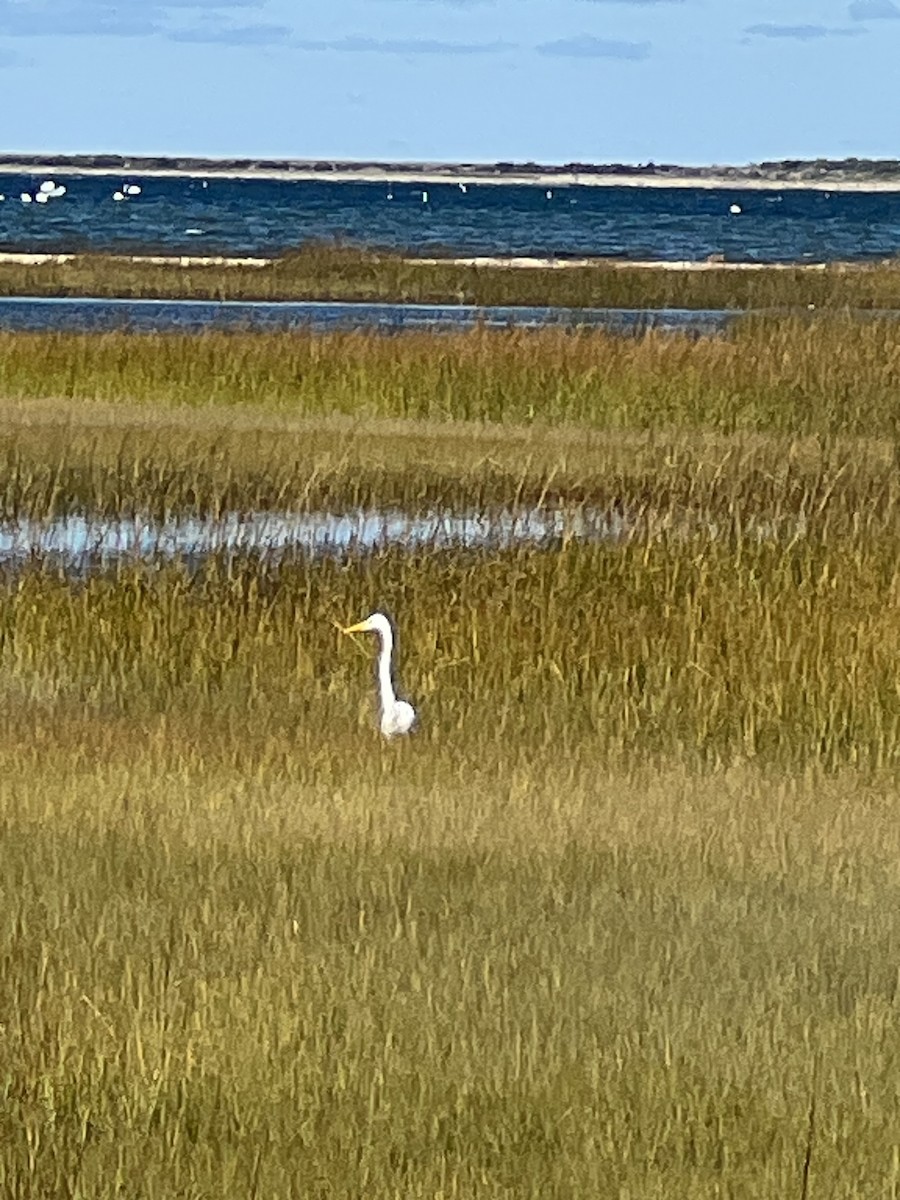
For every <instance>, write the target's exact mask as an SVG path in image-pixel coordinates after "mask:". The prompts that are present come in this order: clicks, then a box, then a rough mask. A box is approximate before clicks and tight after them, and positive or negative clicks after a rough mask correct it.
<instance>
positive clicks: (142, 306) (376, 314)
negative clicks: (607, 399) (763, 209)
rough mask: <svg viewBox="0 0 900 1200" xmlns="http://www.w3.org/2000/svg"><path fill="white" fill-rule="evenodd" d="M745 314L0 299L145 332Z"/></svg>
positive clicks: (692, 324)
mask: <svg viewBox="0 0 900 1200" xmlns="http://www.w3.org/2000/svg"><path fill="white" fill-rule="evenodd" d="M740 315H741V314H740V313H738V312H733V311H729V310H725V309H721V310H718V309H700V310H694V309H675V308H661V309H626V308H574V309H573V308H550V307H526V306H518V305H505V306H494V307H483V308H479V307H477V306H475V305H470V304H356V303H329V302H325V301H312V300H310V301H277V302H271V301H265V300H225V301H210V300H107V299H94V298H88V299H83V298H72V297H55V296H54V297H35V296H14V297H10V298H5V299H0V329H6V330H10V331H13V332H16V331H31V332H37V331H50V330H69V331H85V332H98V331H108V330H112V329H128V330H133V331H136V332H140V333H150V332H162V331H180V332H184V333H187V332H197V331H201V330H204V329H313V330H317V331H322V332H324V331H328V330H353V329H378V330H383V331H385V332H400V331H402V330H411V329H433V330H442V329H443V330H454V329H456V330H460V329H473V328H475V327H476V326H479V325H481V326H488V327H491V328H507V327H511V326H515V327H516V328H526V329H537V328H541V327H544V326H550V325H554V326H562V327H565V328H578V327H591V328H597V329H608V330H610V331H611V332H616V333H641V332H643V331H645V330H647V329H651V328H652V329H661V330H666V331H670V332H676V331H681V332H686V333H697V334H709V333H719V332H721V331H723V330H724V329H726V328H727V326H728V325H729V324H731V323H732V322H733V321H734V320H736V319H737V318H738V317H739V316H740Z"/></svg>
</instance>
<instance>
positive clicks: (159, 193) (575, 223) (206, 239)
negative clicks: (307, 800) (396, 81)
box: [0, 173, 900, 262]
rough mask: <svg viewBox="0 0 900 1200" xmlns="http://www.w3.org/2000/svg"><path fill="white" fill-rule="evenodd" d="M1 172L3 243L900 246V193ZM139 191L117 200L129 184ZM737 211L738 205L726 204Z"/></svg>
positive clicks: (250, 249)
mask: <svg viewBox="0 0 900 1200" xmlns="http://www.w3.org/2000/svg"><path fill="white" fill-rule="evenodd" d="M43 178H44V177H40V176H28V175H14V174H9V173H0V193H2V195H3V196H4V199H3V201H2V202H0V250H6V251H48V252H49V251H53V252H65V251H79V250H80V251H84V250H96V251H120V252H127V253H178V254H247V255H272V254H278V253H281V252H283V251H285V250H288V249H290V248H292V247H296V246H298V245H300V244H301V243H304V242H308V241H310V240H331V239H335V238H338V239H343V240H345V241H348V242H352V243H356V244H361V245H365V246H376V247H385V248H392V249H397V250H402V251H406V252H413V253H419V254H437V253H454V254H460V255H492V254H496V255H510V254H512V255H554V256H560V257H567V256H568V257H577V256H581V255H602V256H605V257H614V258H622V259H664V260H701V259H705V258H707V257H708V256H709V255H711V254H722V255H724V256H725V258H726V259H727V260H730V261H749V262H791V261H809V262H828V261H833V260H859V259H871V258H885V257H889V256H892V255H894V254H895V253H896V251H897V248H898V246H900V193H889V192H881V193H863V192H822V191H811V190H810V191H799V190H785V191H783V192H777V191H764V190H758V191H757V190H752V191H751V190H740V189H721V190H720V189H707V188H638V187H590V186H562V187H560V186H554V187H553V188H552V189H550V190H549V191H548V190H547V189H545V188H544V187H538V186H530V185H529V186H521V185H494V184H481V185H479V184H477V183H467V184H466V188H465V191H464V190H463V189H462V188H461V187H460V186H458V185H457V184H455V183H440V184H435V183H430V182H423V183H420V184H415V183H403V184H394V185H390V184H386V183H358V182H353V183H335V182H329V181H326V180H287V181H279V180H270V179H223V178H215V177H213V178H210V179H208V180H204V179H202V178H200V177H197V178H193V177H179V178H168V177H167V178H157V177H145V178H142V177H140V176H134V177H130V178H120V177H117V176H116V177H113V176H69V175H66V176H59V177H58V178H57V180H56V182H57V183H62V184H64V185H65V187H66V192H65V195H62V196H54V197H52V198H50V199H49V200H48V201H47V202H46V203H36V202H31V203H23V202H22V200H21V199H20V195H21V193H26V194H28V195H31V196H33V195H35V194H36V193H37V192H38V190H39V187H40V184H41V182H42V181H43ZM126 184H128V185H130V186H132V187H139V188H140V192H139V194H133V195H126V196H125V198H124V199H120V200H115V199H113V195H114V193H116V192H119V193H120V194H122V193H124V189H125V185H126ZM735 208H737V209H739V210H740V211H739V212H735V211H732V210H733V209H735Z"/></svg>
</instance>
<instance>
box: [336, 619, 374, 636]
mask: <svg viewBox="0 0 900 1200" xmlns="http://www.w3.org/2000/svg"><path fill="white" fill-rule="evenodd" d="M368 629H369V627H368V625H367V624H366V623H365V621H359V622H358V623H357V624H356V625H348V626H347V628H346V629H342V630H341V632H342V633H367V632H368Z"/></svg>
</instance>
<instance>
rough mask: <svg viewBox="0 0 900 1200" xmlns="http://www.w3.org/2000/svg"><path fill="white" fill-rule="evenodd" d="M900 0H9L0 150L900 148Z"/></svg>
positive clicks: (2, 28) (694, 159) (601, 157)
mask: <svg viewBox="0 0 900 1200" xmlns="http://www.w3.org/2000/svg"><path fill="white" fill-rule="evenodd" d="M898 61H900V0H327V2H322V0H305V2H304V0H301V2H300V3H298V2H297V0H0V88H2V97H3V99H2V103H0V146H2V149H3V150H4V151H8V152H9V151H27V152H32V153H43V152H46V153H53V152H59V153H77V152H101V151H107V152H111V153H133V154H178V153H181V154H200V155H247V156H266V157H272V156H285V157H301V158H306V157H341V158H365V159H377V158H391V159H404V158H413V159H435V160H468V161H491V160H495V159H514V160H523V159H526V160H527V159H534V160H538V161H546V162H567V161H570V160H573V159H576V160H584V161H599V162H604V161H623V162H645V161H648V160H653V161H657V162H661V161H669V162H684V163H697V164H701V163H714V162H732V163H741V162H747V161H757V160H759V159H764V158H782V157H810V156H817V155H829V156H832V157H843V156H845V155H857V156H859V157H895V156H896V157H900V137H898V136H897V130H898V122H897V107H898V101H900V70H898Z"/></svg>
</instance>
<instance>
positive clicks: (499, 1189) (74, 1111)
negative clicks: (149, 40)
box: [0, 731, 900, 1200]
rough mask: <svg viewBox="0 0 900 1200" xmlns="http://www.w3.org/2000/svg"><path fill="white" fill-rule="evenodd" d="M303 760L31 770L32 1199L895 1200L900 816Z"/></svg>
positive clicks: (13, 1048)
mask: <svg viewBox="0 0 900 1200" xmlns="http://www.w3.org/2000/svg"><path fill="white" fill-rule="evenodd" d="M177 744H178V742H177V737H176V739H175V746H176V747H177ZM157 745H158V742H157ZM305 745H306V743H305V741H304V738H303V734H302V731H300V732H299V735H298V745H297V748H296V750H295V751H294V753H292V754H290V755H288V757H287V759H286V761H287V763H288V764H289V767H288V769H287V770H286V771H285V770H284V769H277V770H276V769H275V767H274V765H273V764H271V763H270V764H267V765H262V766H261V767H260V768H259V769H258V770H257V771H256V772H255V773H253V774H249V773H244V774H238V773H236V772H228V771H227V770H221V769H219V770H215V769H210V767H209V765H208V764H206V763H204V762H203V759H202V755H201V754H198V753H197V751H196V749H195V750H194V752H193V754H191V753H190V752H188V753H186V754H185V756H184V757H182V758H179V757H178V754H177V750H176V753H175V754H173V755H171V756H170V757H168V759H163V760H162V761H160V758H159V757H158V751H156V749H155V747H154V746H151V748H150V749H148V748H147V747H137V746H135V745H134V744H132V745H131V746H127V745H126V746H122V747H121V752H120V754H119V755H118V756H116V755H115V753H114V751H113V752H107V755H106V757H105V759H104V760H103V761H101V762H98V761H96V760H95V761H93V762H91V763H85V764H82V765H79V766H77V767H76V768H74V769H73V766H72V764H71V762H70V761H69V760H68V759H67V757H65V756H64V755H62V754H60V755H58V756H56V757H50V758H44V759H42V761H41V763H40V764H39V765H33V764H32V765H31V766H30V768H29V770H28V772H27V774H26V775H25V777H24V778H23V776H22V755H21V753H20V752H19V751H17V750H15V749H10V748H7V750H6V751H5V752H4V754H3V756H2V766H3V771H2V778H0V797H2V805H3V810H4V812H5V814H6V816H5V820H4V828H3V848H4V872H3V877H2V883H0V893H2V895H3V901H4V902H3V907H2V911H3V914H4V917H3V921H2V925H0V947H2V949H0V953H2V955H3V962H4V971H3V974H2V977H0V996H2V1004H3V1011H4V1029H3V1035H4V1080H5V1082H4V1092H3V1095H4V1104H3V1108H2V1113H0V1129H2V1131H3V1135H4V1147H3V1153H2V1155H0V1180H2V1185H3V1189H4V1193H5V1194H6V1195H9V1196H13V1197H23V1198H24V1197H31V1196H34V1195H73V1196H91V1197H96V1198H98V1200H103V1198H104V1197H112V1196H117V1195H121V1194H122V1193H123V1192H127V1194H129V1195H133V1196H137V1197H147V1198H148V1200H152V1198H157V1197H165V1198H169V1197H175V1196H186V1195H187V1196H201V1195H229V1194H231V1195H248V1196H249V1195H260V1196H295V1195H297V1196H299V1195H310V1194H314V1195H315V1194H317V1195H323V1196H324V1195H327V1196H334V1197H350V1196H359V1195H361V1194H365V1195H367V1196H372V1197H392V1196H396V1195H398V1194H402V1195H404V1196H423V1197H424V1196H433V1195H440V1194H444V1195H454V1194H455V1195H460V1196H488V1197H492V1196H496V1197H499V1196H509V1195H516V1196H523V1197H525V1196H527V1197H545V1196H554V1197H555V1196H559V1197H565V1196H571V1195H574V1194H579V1195H580V1194H586V1193H591V1194H596V1195H620V1194H624V1193H626V1192H627V1193H628V1194H631V1195H640V1196H649V1197H660V1198H661V1197H668V1196H671V1195H673V1194H676V1195H690V1196H692V1197H693V1196H697V1197H701V1198H702V1197H714V1196H721V1195H722V1194H728V1195H732V1196H736V1197H747V1198H748V1200H749V1198H750V1197H759V1196H767V1197H768V1196H772V1197H775V1196H782V1195H794V1194H797V1195H799V1181H800V1177H801V1171H802V1163H803V1155H804V1151H805V1145H806V1130H807V1117H808V1111H809V1106H810V1099H811V1095H812V1086H813V1064H814V1062H815V1061H816V1059H818V1061H819V1064H820V1068H819V1071H818V1075H817V1077H816V1079H815V1083H814V1086H815V1103H816V1138H815V1142H814V1145H813V1154H812V1162H811V1177H812V1182H813V1186H814V1188H815V1193H816V1194H818V1195H820V1196H828V1197H835V1198H838V1197H840V1198H844V1197H847V1196H860V1197H864V1196H866V1197H867V1196H872V1195H881V1194H885V1195H890V1194H891V1189H892V1188H893V1187H894V1186H895V1185H896V1182H897V1168H896V1155H895V1147H896V1128H897V1117H898V1111H897V1107H898V1106H897V1096H896V1087H895V1081H896V1069H897V1050H896V1034H895V1029H894V1009H895V1005H896V989H897V973H896V960H895V955H894V953H893V950H894V948H895V946H896V939H897V936H898V929H897V919H898V918H897V912H898V905H897V900H898V887H897V882H898V881H897V867H896V864H897V861H898V850H900V845H898V842H897V824H896V821H895V819H894V809H895V797H894V796H893V795H892V794H890V793H886V792H884V791H882V790H880V789H878V788H873V787H864V786H861V785H860V783H859V781H858V780H845V779H839V780H831V781H827V780H825V781H823V780H816V779H814V778H809V779H800V780H798V781H796V782H794V783H787V782H785V781H784V780H780V779H766V778H765V777H761V776H758V775H757V774H756V773H754V772H752V771H747V770H746V769H744V770H741V771H736V772H733V773H730V774H728V775H725V776H720V777H718V778H716V779H714V780H710V779H705V780H704V779H700V780H698V779H697V778H695V777H693V776H685V775H684V774H683V773H681V772H679V771H678V770H673V771H671V772H668V773H661V774H655V775H653V776H652V777H646V778H644V779H641V780H628V779H624V778H621V777H616V776H615V775H612V776H610V775H609V774H607V772H606V771H605V769H604V768H603V766H602V764H600V763H597V764H595V765H594V767H593V769H591V770H587V769H585V768H584V767H583V768H582V769H580V770H573V769H571V768H566V766H565V765H564V764H560V767H559V769H557V770H555V771H554V770H545V771H543V772H540V773H537V772H533V771H532V772H529V773H527V774H523V773H516V772H510V773H508V774H506V775H505V776H504V777H503V778H502V779H497V778H492V779H489V780H484V779H479V777H478V776H477V774H476V773H475V772H474V763H472V762H471V761H470V760H469V759H468V758H464V759H463V760H462V762H461V763H460V762H459V759H458V757H457V766H456V768H455V770H454V769H453V768H452V766H451V763H450V759H449V756H442V758H441V760H440V762H439V763H438V764H437V766H435V764H434V763H433V762H429V764H428V766H427V767H425V768H423V767H422V766H420V767H418V769H416V768H415V767H414V768H413V770H412V771H409V770H408V766H407V764H408V762H409V759H406V760H405V761H403V764H402V766H401V765H400V763H399V762H398V763H390V764H387V763H386V760H385V758H384V757H383V756H382V754H381V753H380V752H379V751H377V750H376V748H375V747H374V746H372V747H371V748H369V749H368V750H367V751H366V753H367V754H369V755H370V756H371V758H372V760H373V761H371V762H367V761H366V760H365V758H364V754H363V752H358V753H357V755H356V756H355V757H352V758H348V753H347V751H346V749H344V750H342V752H341V754H340V758H338V756H337V754H336V753H335V752H334V751H332V752H331V754H330V760H331V761H332V763H333V764H334V767H335V771H336V773H337V777H336V778H333V779H329V778H327V776H325V777H323V773H322V771H321V759H318V758H317V759H316V760H315V763H314V765H306V764H305V762H304V755H303V747H304V746H305ZM129 754H130V757H129ZM379 759H380V763H379ZM585 766H587V764H586V765H585Z"/></svg>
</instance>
